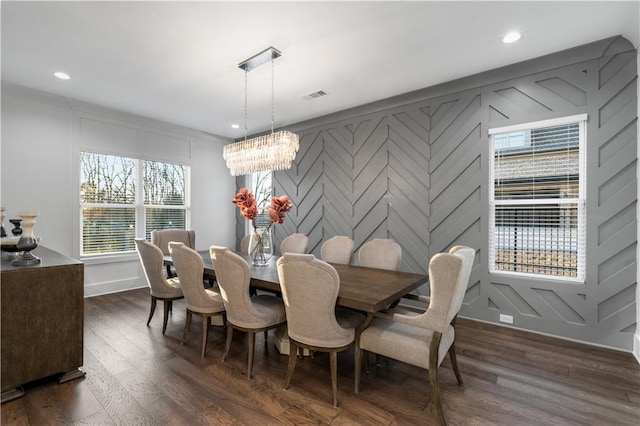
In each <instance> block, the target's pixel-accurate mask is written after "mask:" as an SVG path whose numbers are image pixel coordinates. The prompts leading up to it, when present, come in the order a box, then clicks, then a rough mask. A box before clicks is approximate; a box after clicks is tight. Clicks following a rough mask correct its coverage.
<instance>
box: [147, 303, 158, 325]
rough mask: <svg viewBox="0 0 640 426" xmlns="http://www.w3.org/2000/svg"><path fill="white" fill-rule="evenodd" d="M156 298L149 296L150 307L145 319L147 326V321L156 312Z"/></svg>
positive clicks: (148, 321) (149, 320)
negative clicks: (147, 316)
mask: <svg viewBox="0 0 640 426" xmlns="http://www.w3.org/2000/svg"><path fill="white" fill-rule="evenodd" d="M157 301H158V299H156V298H155V297H153V296H151V309H149V318H148V319H147V327H149V323H150V322H151V318H153V314H154V313H155V312H156V302H157Z"/></svg>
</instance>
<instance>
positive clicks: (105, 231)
mask: <svg viewBox="0 0 640 426" xmlns="http://www.w3.org/2000/svg"><path fill="white" fill-rule="evenodd" d="M188 182H189V181H188V167H186V166H182V165H178V164H170V163H159V162H153V161H144V160H140V159H133V158H126V157H120V156H115V155H106V154H100V153H94V152H81V153H80V208H81V218H82V226H81V239H80V240H81V241H80V246H81V247H80V253H81V255H82V256H89V255H102V254H114V253H126V252H133V251H135V244H134V238H135V237H136V236H145V237H146V238H147V239H148V240H149V239H150V234H151V231H152V230H154V229H167V228H178V229H186V226H187V222H188V213H189V191H188Z"/></svg>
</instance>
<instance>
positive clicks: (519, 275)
mask: <svg viewBox="0 0 640 426" xmlns="http://www.w3.org/2000/svg"><path fill="white" fill-rule="evenodd" d="M491 277H501V278H503V279H504V278H512V279H516V280H523V281H530V280H532V279H533V280H536V281H541V282H546V283H552V284H559V283H566V284H577V285H584V284H586V282H585V280H581V279H578V278H567V277H553V276H550V275H538V274H527V273H524V272H507V271H489V281H491Z"/></svg>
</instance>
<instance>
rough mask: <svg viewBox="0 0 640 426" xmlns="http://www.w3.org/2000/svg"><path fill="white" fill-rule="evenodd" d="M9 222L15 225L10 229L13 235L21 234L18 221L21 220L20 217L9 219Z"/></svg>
mask: <svg viewBox="0 0 640 426" xmlns="http://www.w3.org/2000/svg"><path fill="white" fill-rule="evenodd" d="M9 222H11V224H12V225H13V226H15V228H13V229H12V230H11V233H12V234H13V236H14V237H17V236H19V235H22V228H20V222H22V219H9Z"/></svg>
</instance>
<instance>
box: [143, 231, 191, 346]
mask: <svg viewBox="0 0 640 426" xmlns="http://www.w3.org/2000/svg"><path fill="white" fill-rule="evenodd" d="M135 243H136V251H137V252H138V257H139V258H140V263H141V264H142V269H143V270H144V276H145V277H146V278H147V284H148V285H149V291H150V293H151V309H150V310H149V318H148V319H147V326H148V325H149V323H150V322H151V318H153V314H154V313H155V311H156V302H157V301H158V300H162V301H163V302H164V317H163V320H162V334H164V333H165V331H166V330H167V321H168V319H169V312H170V311H171V310H172V306H173V301H174V300H177V299H182V298H183V297H184V296H183V295H182V288H181V287H180V280H179V279H178V278H165V277H164V274H163V273H162V263H163V257H162V251H161V250H160V249H159V248H158V247H156V246H155V245H153V244H151V243H150V242H148V241H147V240H145V239H144V238H136V239H135Z"/></svg>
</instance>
